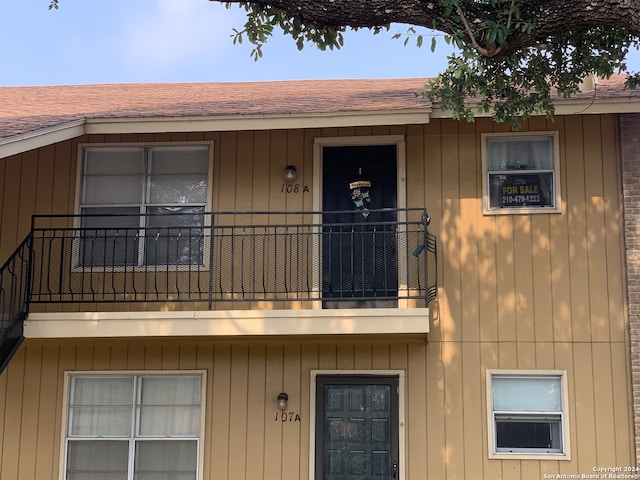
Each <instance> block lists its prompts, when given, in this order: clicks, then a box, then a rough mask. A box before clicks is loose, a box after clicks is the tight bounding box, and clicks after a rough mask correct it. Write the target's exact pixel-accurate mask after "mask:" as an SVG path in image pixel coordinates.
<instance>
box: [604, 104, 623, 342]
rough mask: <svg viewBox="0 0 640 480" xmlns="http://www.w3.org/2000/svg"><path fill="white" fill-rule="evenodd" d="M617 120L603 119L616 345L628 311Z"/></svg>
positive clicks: (612, 331) (607, 240)
mask: <svg viewBox="0 0 640 480" xmlns="http://www.w3.org/2000/svg"><path fill="white" fill-rule="evenodd" d="M616 119H617V117H616V116H615V115H604V116H603V117H602V156H603V162H602V163H603V171H602V181H603V192H604V198H605V243H606V265H607V289H608V296H607V297H608V308H609V311H608V314H609V329H610V331H609V338H610V339H611V341H613V342H623V341H624V340H625V333H626V324H627V322H626V316H625V312H624V305H625V303H626V301H625V293H624V292H625V285H624V284H623V282H624V279H625V272H624V265H625V259H624V255H625V254H624V235H623V233H624V228H623V225H622V224H623V222H622V217H621V211H622V206H621V205H620V198H621V193H620V185H621V183H622V179H621V173H620V168H621V167H620V161H619V158H620V157H619V156H620V152H619V145H618V141H617V138H618V131H617V123H616Z"/></svg>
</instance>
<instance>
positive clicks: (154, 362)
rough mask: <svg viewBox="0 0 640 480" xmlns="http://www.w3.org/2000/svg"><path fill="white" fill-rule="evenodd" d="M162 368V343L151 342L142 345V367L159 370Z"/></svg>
mask: <svg viewBox="0 0 640 480" xmlns="http://www.w3.org/2000/svg"><path fill="white" fill-rule="evenodd" d="M161 368H162V345H157V344H152V345H146V346H145V347H144V369H145V370H160V369H161Z"/></svg>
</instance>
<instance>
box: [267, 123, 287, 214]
mask: <svg viewBox="0 0 640 480" xmlns="http://www.w3.org/2000/svg"><path fill="white" fill-rule="evenodd" d="M287 134H288V131H286V130H275V131H272V132H271V152H270V159H271V174H270V175H269V179H270V181H269V210H271V211H274V212H282V211H284V210H285V208H286V195H287V194H286V193H282V192H281V191H280V190H281V189H282V183H283V181H282V173H283V172H284V169H285V167H286V166H287V160H288V159H287V138H288V137H287ZM271 221H272V222H279V221H280V220H279V219H277V218H275V217H274V218H273V219H272V220H271Z"/></svg>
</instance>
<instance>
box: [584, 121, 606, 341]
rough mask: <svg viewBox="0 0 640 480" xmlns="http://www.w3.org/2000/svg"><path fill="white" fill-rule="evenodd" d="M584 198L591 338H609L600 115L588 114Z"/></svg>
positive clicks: (585, 130)
mask: <svg viewBox="0 0 640 480" xmlns="http://www.w3.org/2000/svg"><path fill="white" fill-rule="evenodd" d="M583 127H584V142H585V146H584V155H585V201H586V212H585V214H586V222H587V236H586V239H587V255H588V268H589V297H588V298H589V307H590V308H589V310H590V314H591V339H592V340H593V341H608V340H609V328H610V327H609V311H608V310H609V308H608V304H609V298H608V295H607V293H608V289H607V280H608V279H607V255H606V252H607V244H606V239H605V235H606V230H607V228H606V224H605V208H606V199H605V197H604V186H603V176H604V171H603V165H602V163H603V158H602V138H601V135H602V133H601V132H602V128H601V125H600V116H599V115H585V117H584V119H583Z"/></svg>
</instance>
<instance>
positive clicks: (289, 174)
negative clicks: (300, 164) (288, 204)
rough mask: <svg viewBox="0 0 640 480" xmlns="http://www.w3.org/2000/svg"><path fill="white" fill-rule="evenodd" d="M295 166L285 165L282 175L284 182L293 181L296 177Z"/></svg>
mask: <svg viewBox="0 0 640 480" xmlns="http://www.w3.org/2000/svg"><path fill="white" fill-rule="evenodd" d="M296 175H297V173H296V167H295V166H294V165H287V168H285V169H284V172H283V176H284V180H285V182H293V181H294V180H295V179H296Z"/></svg>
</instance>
